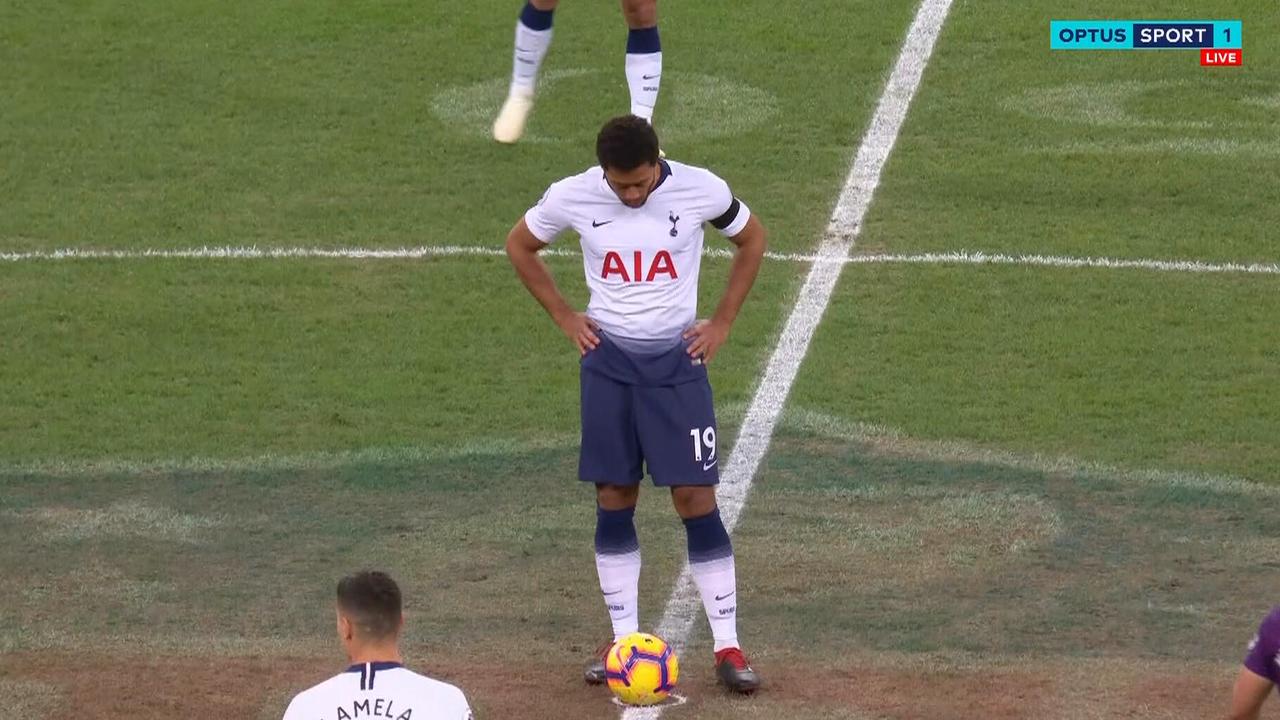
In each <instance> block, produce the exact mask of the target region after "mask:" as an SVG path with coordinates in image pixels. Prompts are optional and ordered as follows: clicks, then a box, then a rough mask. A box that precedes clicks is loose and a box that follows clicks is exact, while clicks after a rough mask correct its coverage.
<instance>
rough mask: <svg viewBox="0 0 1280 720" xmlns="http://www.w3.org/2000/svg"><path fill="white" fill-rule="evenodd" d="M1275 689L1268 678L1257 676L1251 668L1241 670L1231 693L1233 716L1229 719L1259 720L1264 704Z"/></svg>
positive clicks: (1228, 717)
mask: <svg viewBox="0 0 1280 720" xmlns="http://www.w3.org/2000/svg"><path fill="white" fill-rule="evenodd" d="M1274 687H1275V685H1273V684H1272V683H1271V681H1270V680H1268V679H1267V678H1264V677H1261V676H1259V675H1257V674H1256V673H1254V672H1253V671H1251V670H1249V668H1240V674H1239V675H1238V676H1236V684H1235V688H1233V689H1232V691H1231V714H1230V715H1228V716H1227V719H1228V720H1258V717H1259V714H1260V713H1261V712H1262V703H1263V702H1264V701H1266V699H1267V696H1268V695H1269V694H1270V693H1271V690H1272V688H1274Z"/></svg>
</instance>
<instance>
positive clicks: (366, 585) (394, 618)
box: [338, 570, 401, 640]
mask: <svg viewBox="0 0 1280 720" xmlns="http://www.w3.org/2000/svg"><path fill="white" fill-rule="evenodd" d="M338 608H339V609H340V610H341V611H342V613H343V614H344V615H346V616H347V618H348V619H349V620H351V622H352V623H353V624H354V625H355V626H356V628H358V630H359V633H360V636H361V637H364V638H367V639H371V640H384V639H386V638H390V637H394V636H395V634H396V633H397V632H399V630H400V616H401V614H400V613H401V604H400V586H399V585H396V581H395V580H392V579H391V576H390V575H388V574H386V573H384V572H379V571H377V570H362V571H360V572H358V573H353V574H351V575H348V576H346V577H344V578H342V579H341V580H339V581H338Z"/></svg>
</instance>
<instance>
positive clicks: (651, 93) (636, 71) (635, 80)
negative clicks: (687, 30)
mask: <svg viewBox="0 0 1280 720" xmlns="http://www.w3.org/2000/svg"><path fill="white" fill-rule="evenodd" d="M622 14H623V15H624V16H625V17H626V19H627V27H628V28H630V29H631V31H630V32H629V33H628V34H627V62H626V72H627V87H628V88H629V89H630V90H631V114H632V115H639V116H640V117H642V118H644V119H645V120H648V121H649V122H653V109H654V107H655V106H656V105H657V104H658V87H659V85H660V84H661V82H662V42H661V41H660V40H659V38H658V0H622Z"/></svg>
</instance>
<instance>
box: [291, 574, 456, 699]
mask: <svg viewBox="0 0 1280 720" xmlns="http://www.w3.org/2000/svg"><path fill="white" fill-rule="evenodd" d="M337 615H338V638H339V639H340V640H341V641H342V647H343V649H345V650H346V652H347V659H348V662H350V663H351V667H349V668H347V669H346V671H344V672H342V673H340V674H338V675H336V676H335V677H332V678H330V679H328V680H325V681H324V682H322V683H320V684H319V685H316V686H315V687H313V688H311V689H310V690H306V691H304V692H301V693H298V695H297V697H295V698H294V699H293V702H291V703H289V708H288V709H287V710H285V711H284V720H320V719H321V718H323V719H324V720H354V718H359V717H379V718H394V720H471V709H470V707H468V705H467V699H466V698H465V697H463V695H462V691H461V690H459V689H458V688H456V687H454V686H452V685H447V684H445V683H442V682H439V681H437V680H432V679H431V678H428V677H423V676H422V675H419V674H417V673H415V672H412V671H410V670H407V669H405V668H404V666H402V665H401V664H400V648H399V637H400V629H401V627H403V626H404V615H403V614H402V613H401V609H400V588H399V586H397V585H396V582H395V581H394V580H392V579H391V578H390V577H389V576H388V575H387V574H386V573H381V572H372V571H365V572H358V573H356V574H354V575H348V576H347V577H345V578H343V579H342V580H341V581H339V582H338V602H337Z"/></svg>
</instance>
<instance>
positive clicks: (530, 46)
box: [493, 0, 662, 143]
mask: <svg viewBox="0 0 1280 720" xmlns="http://www.w3.org/2000/svg"><path fill="white" fill-rule="evenodd" d="M559 4H560V2H559V0H527V1H526V2H525V6H524V9H523V10H522V11H521V12H520V19H519V20H517V21H516V40H515V52H514V57H513V58H512V61H511V64H512V70H511V88H510V90H509V91H508V92H507V100H506V102H505V103H503V105H502V110H501V111H500V112H499V113H498V118H497V120H495V121H494V123H493V139H494V140H497V141H498V142H500V143H513V142H515V141H517V140H519V139H520V137H521V136H522V135H524V126H525V123H526V122H527V121H528V119H529V113H530V112H531V111H532V110H533V97H534V91H535V89H536V87H537V83H538V69H539V68H540V67H542V58H543V57H545V56H546V54H547V48H549V47H550V46H551V21H552V16H553V14H554V12H555V9H556V6H557V5H559ZM622 15H623V17H625V18H626V21H627V27H628V28H630V32H629V33H628V34H627V57H626V76H627V87H628V88H629V89H630V91H631V113H632V114H633V115H639V116H640V117H642V118H644V119H645V120H648V121H650V122H652V121H653V108H654V106H655V105H657V104H658V87H659V84H660V83H661V81H662V43H661V41H660V40H659V39H658V0H622Z"/></svg>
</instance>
